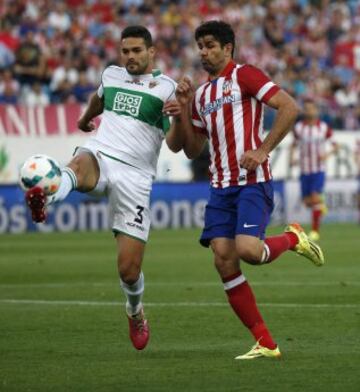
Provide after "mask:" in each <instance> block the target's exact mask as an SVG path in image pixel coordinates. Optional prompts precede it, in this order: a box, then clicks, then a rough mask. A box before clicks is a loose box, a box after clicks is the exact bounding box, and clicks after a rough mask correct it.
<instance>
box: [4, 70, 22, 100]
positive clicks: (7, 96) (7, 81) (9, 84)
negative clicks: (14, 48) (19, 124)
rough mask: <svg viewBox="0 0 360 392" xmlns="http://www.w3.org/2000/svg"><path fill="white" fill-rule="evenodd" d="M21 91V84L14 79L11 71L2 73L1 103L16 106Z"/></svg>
mask: <svg viewBox="0 0 360 392" xmlns="http://www.w3.org/2000/svg"><path fill="white" fill-rule="evenodd" d="M19 91H20V85H19V82H18V81H17V80H16V79H14V77H13V75H12V72H11V71H10V70H9V69H5V70H3V71H2V72H1V73H0V102H1V103H2V104H6V103H9V104H16V103H17V102H18V99H17V97H18V94H19Z"/></svg>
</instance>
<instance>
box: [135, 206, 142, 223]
mask: <svg viewBox="0 0 360 392" xmlns="http://www.w3.org/2000/svg"><path fill="white" fill-rule="evenodd" d="M136 209H137V210H138V211H137V217H136V218H135V219H134V222H136V223H139V224H140V225H141V224H142V223H143V219H144V217H143V215H142V213H143V212H144V207H142V206H136Z"/></svg>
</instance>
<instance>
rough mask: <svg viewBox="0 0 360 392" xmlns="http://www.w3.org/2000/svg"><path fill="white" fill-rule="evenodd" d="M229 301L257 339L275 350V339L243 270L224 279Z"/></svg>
mask: <svg viewBox="0 0 360 392" xmlns="http://www.w3.org/2000/svg"><path fill="white" fill-rule="evenodd" d="M223 282H224V287H225V291H226V294H227V296H228V300H229V303H230V305H231V307H232V308H233V310H234V312H235V313H236V315H237V316H238V317H239V319H240V320H241V321H242V322H243V324H244V325H245V326H246V327H247V328H248V329H249V330H250V332H251V333H252V335H253V336H254V338H255V340H256V341H260V344H261V345H262V346H264V347H267V348H269V349H271V350H273V349H274V348H275V347H276V343H275V342H274V341H273V339H272V337H271V335H270V332H269V331H268V329H267V327H266V325H265V323H264V320H263V319H262V317H261V314H260V312H259V310H258V308H257V305H256V300H255V297H254V294H253V292H252V290H251V287H250V286H249V284H248V282H247V281H246V280H245V278H244V276H243V275H242V273H241V272H238V273H236V274H234V275H231V276H228V277H227V278H225V279H223Z"/></svg>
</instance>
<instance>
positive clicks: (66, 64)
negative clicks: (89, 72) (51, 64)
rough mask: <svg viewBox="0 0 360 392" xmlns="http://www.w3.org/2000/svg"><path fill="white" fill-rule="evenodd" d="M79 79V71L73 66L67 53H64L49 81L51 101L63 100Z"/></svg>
mask: <svg viewBox="0 0 360 392" xmlns="http://www.w3.org/2000/svg"><path fill="white" fill-rule="evenodd" d="M78 80H79V72H78V70H77V69H76V68H75V67H74V65H73V61H72V59H71V57H70V56H69V55H65V57H64V58H63V59H62V63H61V64H60V65H59V66H58V67H57V68H56V69H55V71H54V73H53V75H52V78H51V82H50V90H51V93H52V99H51V100H52V101H53V102H65V101H66V100H67V98H68V97H69V96H70V95H71V92H72V89H73V86H74V85H75V84H76V83H77V82H78Z"/></svg>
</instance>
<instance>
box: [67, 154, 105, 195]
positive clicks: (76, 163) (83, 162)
mask: <svg viewBox="0 0 360 392" xmlns="http://www.w3.org/2000/svg"><path fill="white" fill-rule="evenodd" d="M67 166H68V167H70V168H71V169H72V170H73V171H74V173H75V175H76V178H77V189H78V190H79V191H81V192H89V191H91V190H92V189H94V188H95V187H96V185H97V183H98V180H99V177H100V168H99V164H98V162H97V159H96V157H95V156H94V155H93V154H92V153H90V152H85V151H83V152H81V153H79V154H77V155H75V156H74V157H73V159H72V160H71V162H70V163H69V164H68V165H67Z"/></svg>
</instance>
